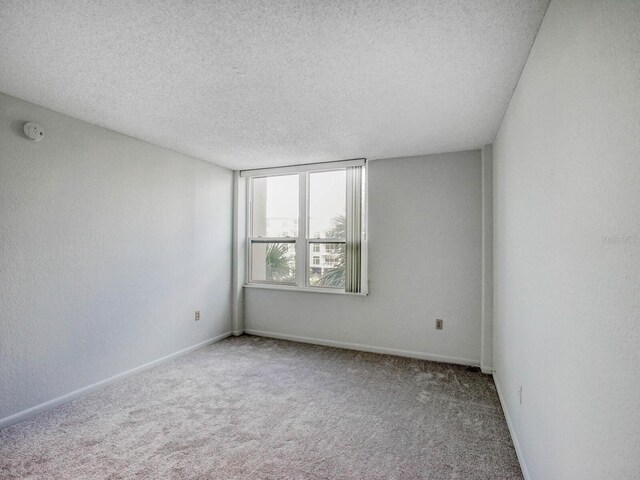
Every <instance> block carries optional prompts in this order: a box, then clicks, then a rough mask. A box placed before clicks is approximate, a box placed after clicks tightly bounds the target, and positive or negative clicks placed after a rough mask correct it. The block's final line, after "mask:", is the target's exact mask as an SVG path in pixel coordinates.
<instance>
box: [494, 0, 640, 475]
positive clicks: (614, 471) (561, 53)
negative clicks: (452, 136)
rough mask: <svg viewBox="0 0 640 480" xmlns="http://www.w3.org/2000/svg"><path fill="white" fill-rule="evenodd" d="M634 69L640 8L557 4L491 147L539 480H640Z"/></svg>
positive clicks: (520, 408)
mask: <svg viewBox="0 0 640 480" xmlns="http://www.w3.org/2000/svg"><path fill="white" fill-rule="evenodd" d="M638 59H640V2H637V1H614V0H611V1H577V0H576V1H563V0H553V1H552V2H551V5H550V7H549V10H548V12H547V15H546V17H545V20H544V22H543V24H542V27H541V30H540V33H539V35H538V37H537V40H536V42H535V44H534V47H533V50H532V52H531V56H530V58H529V61H528V62H527V65H526V67H525V69H524V72H523V75H522V78H521V80H520V82H519V85H518V88H517V90H516V92H515V95H514V97H513V100H512V101H511V104H510V106H509V109H508V111H507V115H506V117H505V119H504V122H503V124H502V126H501V128H500V131H499V134H498V137H497V139H496V141H495V144H494V162H495V163H494V168H495V171H494V181H495V183H494V199H495V231H494V235H495V237H494V247H495V249H494V254H495V319H494V328H495V335H494V340H495V341H494V359H495V368H496V370H497V379H498V383H499V385H500V387H501V390H502V393H503V397H504V399H505V402H506V406H507V411H508V412H509V415H510V417H511V421H512V425H513V428H514V431H515V433H516V437H517V440H518V442H519V444H520V448H521V453H522V456H523V458H524V460H525V463H526V466H527V468H528V471H529V477H530V478H531V479H535V480H547V479H563V480H574V479H575V480H583V479H593V480H600V479H631V478H640V410H639V409H638V402H639V399H640V376H638V366H639V365H640V82H639V80H638V79H639V78H640V77H639V73H640V70H639V68H638V66H639V63H638ZM520 386H522V387H523V391H522V404H520V402H519V398H518V389H519V387H520Z"/></svg>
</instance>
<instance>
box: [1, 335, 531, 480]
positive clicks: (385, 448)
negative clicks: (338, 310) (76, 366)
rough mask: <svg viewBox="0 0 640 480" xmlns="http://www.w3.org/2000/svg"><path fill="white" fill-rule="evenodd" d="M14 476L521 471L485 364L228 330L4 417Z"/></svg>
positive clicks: (499, 478) (500, 474)
mask: <svg viewBox="0 0 640 480" xmlns="http://www.w3.org/2000/svg"><path fill="white" fill-rule="evenodd" d="M0 478H2V479H3V480H9V479H47V480H55V479H83V480H89V479H112V480H115V479H374V480H375V479H385V480H390V479H433V480H436V479H437V480H444V479H463V480H473V479H491V480H503V479H521V478H522V476H521V472H520V468H519V467H518V462H517V459H516V455H515V452H514V449H513V445H512V443H511V439H510V437H509V433H508V430H507V426H506V424H505V419H504V416H503V413H502V410H501V408H500V404H499V401H498V398H497V395H496V390H495V386H494V384H493V382H492V380H491V377H489V376H487V375H483V374H481V373H479V372H476V371H471V370H470V369H467V368H465V367H460V366H453V365H448V364H439V363H433V362H426V361H421V360H411V359H406V358H399V357H393V356H386V355H377V354H370V353H360V352H354V351H348V350H340V349H335V348H327V347H319V346H312V345H304V344H299V343H293V342H285V341H279V340H271V339H264V338H258V337H251V336H241V337H237V338H229V339H226V340H223V341H221V342H218V343H216V344H214V345H211V346H208V347H205V348H202V349H200V350H198V351H196V352H193V353H191V354H189V355H186V356H183V357H180V358H178V359H176V360H173V361H171V362H168V363H165V364H162V365H160V366H158V367H155V368H153V369H150V370H147V371H145V372H142V373H140V374H138V375H135V376H133V377H129V378H127V379H125V380H123V381H120V382H118V383H116V384H113V385H111V386H109V387H107V388H105V389H103V390H100V391H98V392H95V393H92V394H89V395H87V396H86V397H83V398H81V399H79V400H76V401H73V402H70V403H68V404H65V405H63V406H61V407H58V408H56V409H53V410H50V411H48V412H46V413H43V414H41V415H39V416H36V417H33V418H31V419H29V420H26V421H24V422H22V423H20V424H17V425H14V426H11V427H8V428H5V429H3V430H1V431H0Z"/></svg>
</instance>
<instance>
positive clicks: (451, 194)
mask: <svg viewBox="0 0 640 480" xmlns="http://www.w3.org/2000/svg"><path fill="white" fill-rule="evenodd" d="M368 169H369V179H368V180H369V190H368V195H369V280H370V294H369V296H366V297H362V296H351V295H331V294H322V293H303V292H286V291H275V290H264V289H252V288H245V323H246V325H245V327H246V329H247V330H249V331H262V332H269V333H276V334H280V335H290V336H298V337H309V338H313V339H316V340H324V341H333V342H340V343H351V344H359V345H363V346H369V347H383V348H389V349H394V350H404V351H408V352H413V353H417V354H426V355H432V356H442V357H447V358H446V359H448V360H452V361H456V360H458V361H466V362H468V363H475V364H476V365H477V364H479V361H480V319H481V280H482V276H481V275H482V264H481V261H482V258H481V257H482V252H481V247H482V223H481V222H482V178H481V158H480V152H479V151H469V152H461V153H451V154H445V155H433V156H424V157H412V158H404V159H392V160H377V161H373V162H369V164H368ZM436 318H442V319H444V330H443V331H436V330H435V328H434V326H435V319H436ZM434 358H435V357H434Z"/></svg>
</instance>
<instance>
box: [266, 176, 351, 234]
mask: <svg viewBox="0 0 640 480" xmlns="http://www.w3.org/2000/svg"><path fill="white" fill-rule="evenodd" d="M345 181H346V180H345V171H344V170H336V171H329V172H316V173H311V174H310V192H309V197H310V198H309V233H310V236H311V237H312V238H317V237H320V238H322V237H325V236H326V234H327V232H328V231H329V230H330V229H331V228H332V227H333V224H334V220H335V218H336V216H339V215H342V216H344V215H345V202H346V193H345V188H346V184H345ZM266 196H267V205H266V207H267V208H266V210H267V211H266V213H267V223H268V224H269V223H274V224H277V223H278V222H282V227H281V228H284V230H292V228H286V227H284V224H285V223H286V222H287V221H288V222H292V221H295V219H297V218H298V202H297V201H293V199H296V200H297V198H298V176H297V175H283V176H279V177H270V178H269V181H268V182H267V195H266ZM274 227H275V225H274ZM276 228H278V227H276Z"/></svg>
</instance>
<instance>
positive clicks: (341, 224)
mask: <svg viewBox="0 0 640 480" xmlns="http://www.w3.org/2000/svg"><path fill="white" fill-rule="evenodd" d="M345 212H346V174H345V171H344V170H335V171H332V172H315V173H310V174H309V238H345Z"/></svg>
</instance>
